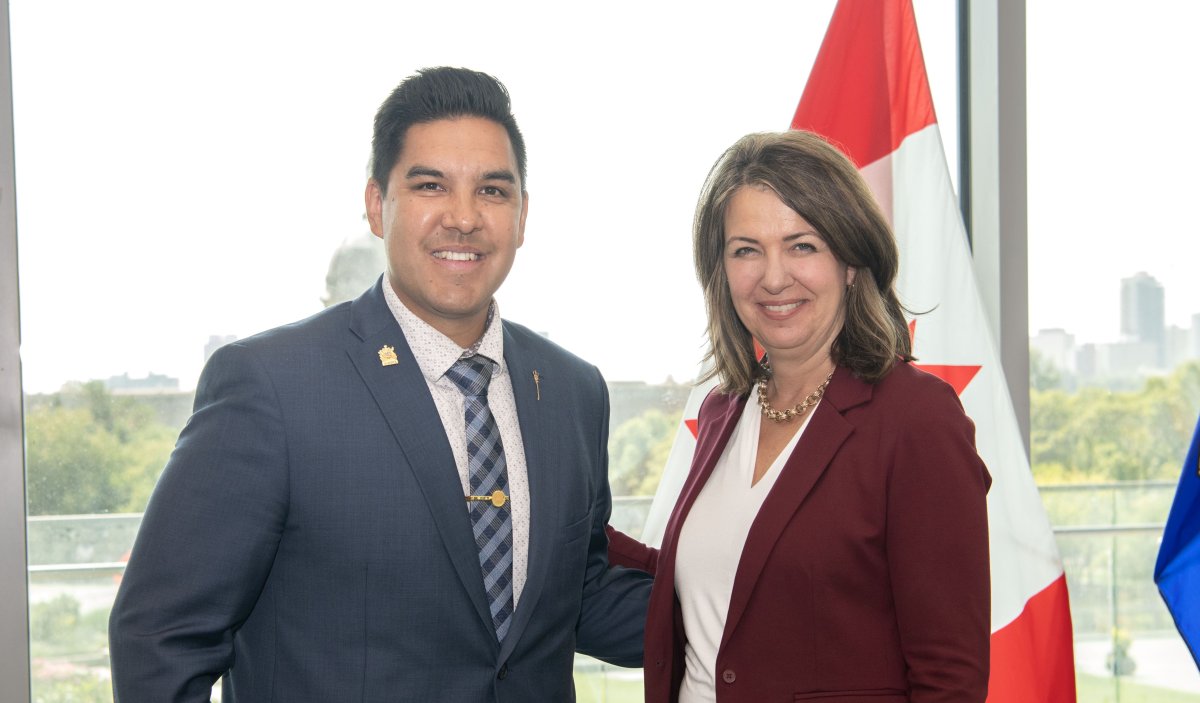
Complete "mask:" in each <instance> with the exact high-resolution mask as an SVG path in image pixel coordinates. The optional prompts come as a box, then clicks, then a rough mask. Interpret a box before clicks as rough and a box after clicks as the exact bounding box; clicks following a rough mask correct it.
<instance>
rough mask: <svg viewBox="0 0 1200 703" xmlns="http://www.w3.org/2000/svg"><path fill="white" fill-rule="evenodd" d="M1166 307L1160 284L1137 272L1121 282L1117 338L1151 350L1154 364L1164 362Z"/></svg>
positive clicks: (1152, 278) (1160, 364)
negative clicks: (1145, 346)
mask: <svg viewBox="0 0 1200 703" xmlns="http://www.w3.org/2000/svg"><path fill="white" fill-rule="evenodd" d="M1165 310H1166V304H1165V296H1164V295H1163V287H1162V284H1161V283H1159V282H1158V281H1157V280H1155V278H1154V277H1153V276H1151V275H1150V274H1148V273H1146V272H1144V271H1139V272H1138V273H1136V274H1134V275H1133V276H1131V277H1129V278H1123V279H1121V339H1122V341H1124V342H1141V343H1144V344H1149V345H1150V346H1151V347H1152V348H1153V349H1154V354H1153V358H1154V361H1155V363H1156V364H1157V365H1158V366H1159V367H1162V366H1163V365H1164V363H1165V362H1166V346H1167V345H1166V341H1167V340H1166V319H1165V318H1166V314H1165Z"/></svg>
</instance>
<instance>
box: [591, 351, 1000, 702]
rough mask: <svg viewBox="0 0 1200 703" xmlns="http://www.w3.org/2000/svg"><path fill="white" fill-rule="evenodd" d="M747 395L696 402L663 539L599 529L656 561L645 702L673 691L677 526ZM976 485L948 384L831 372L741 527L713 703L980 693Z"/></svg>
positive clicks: (985, 603)
mask: <svg viewBox="0 0 1200 703" xmlns="http://www.w3.org/2000/svg"><path fill="white" fill-rule="evenodd" d="M746 402H747V398H746V396H733V395H727V394H723V393H716V392H714V393H712V394H710V395H709V396H708V398H707V399H705V401H704V404H703V405H702V406H701V408H700V417H699V420H700V424H699V436H698V439H697V444H696V452H695V455H694V457H693V459H692V467H691V472H690V473H689V475H688V478H687V481H686V482H685V483H684V485H683V489H682V491H681V492H680V495H679V501H678V503H677V504H676V505H675V509H674V512H673V513H672V514H671V518H670V521H669V522H668V523H667V527H666V534H665V536H664V538H663V546H662V550H661V551H659V550H651V549H648V548H647V547H645V546H644V545H640V544H638V543H637V542H635V541H633V540H632V539H630V538H628V537H626V536H624V535H621V534H620V533H613V542H612V549H611V558H612V560H613V563H619V564H625V565H628V566H636V567H638V568H642V569H646V570H650V571H656V572H657V573H656V574H655V583H654V592H653V594H652V595H651V598H650V609H649V615H648V620H647V623H646V672H645V676H646V679H645V680H646V700H647V701H648V702H650V703H668V702H670V701H674V700H676V698H677V696H678V691H679V686H680V682H681V681H682V678H683V675H684V645H685V643H686V638H687V634H686V632H685V631H684V629H683V622H682V615H681V613H680V609H679V602H678V599H677V598H676V595H675V555H676V550H677V548H678V540H679V533H680V530H681V529H682V527H683V524H684V521H685V520H686V519H687V516H688V513H689V511H690V510H691V508H692V505H693V504H694V503H695V501H696V498H697V496H699V494H700V492H701V490H702V489H703V488H704V484H705V483H706V482H707V481H708V477H709V476H710V475H712V472H713V469H714V467H715V466H716V464H717V461H718V459H719V458H720V457H721V453H722V452H723V451H724V450H725V446H726V445H727V444H728V442H729V438H730V437H731V435H732V434H733V429H734V427H735V426H736V425H737V422H738V419H739V418H740V417H741V415H742V410H743V409H744V408H745V405H746ZM751 402H753V401H751ZM990 484H991V477H990V476H989V475H988V472H987V469H986V468H985V467H984V465H983V461H982V460H981V459H980V458H979V455H978V454H977V453H976V451H975V427H974V425H973V424H972V422H971V420H970V419H969V418H968V417H967V416H966V414H964V413H963V409H962V405H961V404H960V403H959V400H958V397H957V396H956V395H955V393H954V390H953V389H952V388H951V387H950V386H949V385H947V384H946V383H944V382H943V381H941V380H939V379H937V378H935V377H933V376H931V375H929V374H927V373H925V372H923V371H920V370H918V369H916V368H914V367H912V366H911V365H910V364H906V363H897V364H896V365H895V367H893V369H892V371H891V372H890V373H889V374H888V375H887V376H886V377H885V378H884V379H883V380H881V381H879V382H878V383H876V384H869V383H865V382H863V381H861V380H859V379H857V378H855V377H854V376H853V375H851V374H850V372H849V371H847V370H846V369H844V368H838V369H837V370H836V371H835V372H834V375H833V381H832V382H831V383H830V384H829V388H828V390H827V391H826V392H825V396H824V398H823V399H822V401H821V404H820V405H818V406H817V409H816V412H815V413H814V414H813V417H812V419H811V420H810V422H809V425H808V427H807V428H806V429H805V431H804V434H803V435H802V436H801V437H800V441H799V442H798V443H797V444H796V448H795V450H794V451H793V452H792V454H791V456H790V457H789V458H788V460H787V463H786V464H785V465H784V468H783V471H782V472H781V473H780V474H779V477H778V479H777V480H776V482H775V485H774V486H772V488H771V491H770V493H768V494H767V497H766V500H765V501H764V502H763V504H762V508H761V509H760V510H759V512H758V516H757V517H756V518H755V520H754V523H753V524H752V525H751V527H750V533H749V534H748V535H747V537H746V544H745V546H744V547H743V549H742V557H741V561H740V563H739V564H738V567H737V573H736V576H735V578H734V582H733V592H732V595H731V598H730V602H729V612H728V614H727V619H726V622H725V630H724V632H723V634H722V638H721V644H720V646H719V649H718V652H717V661H716V687H717V701H718V703H785V702H786V703H790V702H791V701H814V702H815V701H829V703H909V702H911V703H983V701H984V699H985V698H986V696H987V682H988V666H989V650H988V648H989V631H990V629H991V622H990V613H991V609H990V606H991V599H990V581H989V574H990V571H989V563H988V526H987V504H986V497H987V491H988V487H989V486H990Z"/></svg>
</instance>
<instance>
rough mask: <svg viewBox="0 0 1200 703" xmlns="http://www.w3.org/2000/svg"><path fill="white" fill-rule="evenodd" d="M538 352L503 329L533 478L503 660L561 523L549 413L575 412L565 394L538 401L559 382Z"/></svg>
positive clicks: (537, 591)
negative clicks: (561, 402) (523, 560)
mask: <svg viewBox="0 0 1200 703" xmlns="http://www.w3.org/2000/svg"><path fill="white" fill-rule="evenodd" d="M534 354H535V352H534V350H533V349H531V348H529V347H527V346H525V345H520V344H518V343H517V341H516V338H515V337H514V336H513V335H512V334H510V332H509V328H508V326H507V325H506V326H505V328H504V361H505V364H506V365H507V366H508V372H509V378H510V380H511V381H512V390H513V399H514V400H515V401H516V405H517V419H518V422H519V424H520V426H521V442H522V444H523V445H524V446H525V470H526V475H527V476H528V478H529V553H528V560H527V564H528V566H527V570H526V573H525V586H524V588H522V590H521V600H520V601H519V602H518V603H517V609H516V611H514V612H513V620H512V625H511V626H510V627H509V631H508V635H507V636H506V637H505V638H504V643H503V645H502V646H501V648H500V658H501V659H504V658H505V657H506V656H508V654H509V653H511V652H512V650H513V647H515V646H516V643H517V642H518V641H520V639H521V634H522V633H523V632H524V631H525V627H526V626H527V625H528V624H529V619H530V618H531V617H532V614H533V612H534V610H535V609H536V608H537V603H538V599H539V598H541V595H542V588H543V586H544V585H545V583H546V574H547V572H548V570H549V569H550V567H551V564H550V554H551V551H552V549H551V547H552V539H553V536H554V529H555V528H554V526H555V525H558V524H560V523H561V521H560V520H559V514H558V511H559V507H560V503H561V501H559V500H558V499H557V496H558V495H559V490H558V477H559V472H558V470H557V469H556V467H555V466H554V465H553V461H554V459H553V457H554V447H552V446H550V444H549V442H550V441H552V438H553V437H554V436H555V435H554V432H553V431H548V429H547V427H546V424H545V423H546V421H547V418H549V417H552V416H553V415H548V414H547V413H569V412H570V408H556V407H555V400H556V399H561V398H563V397H565V395H564V394H562V393H559V394H553V393H546V394H544V395H542V397H541V399H539V398H538V394H539V392H540V387H541V386H542V385H548V386H551V387H552V385H553V383H554V382H555V381H556V379H555V378H554V377H553V376H554V374H553V372H550V374H549V377H547V378H545V379H543V376H544V375H545V374H547V368H546V363H545V361H544V360H541V359H538V358H537V357H536V356H535V355H534ZM535 370H537V373H538V379H539V380H538V384H537V385H535V384H534V379H533V373H534V371H535Z"/></svg>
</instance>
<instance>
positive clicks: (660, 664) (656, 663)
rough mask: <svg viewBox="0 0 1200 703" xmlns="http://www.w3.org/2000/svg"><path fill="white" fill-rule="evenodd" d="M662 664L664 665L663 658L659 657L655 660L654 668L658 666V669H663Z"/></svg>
mask: <svg viewBox="0 0 1200 703" xmlns="http://www.w3.org/2000/svg"><path fill="white" fill-rule="evenodd" d="M662 666H663V660H662V659H659V660H658V661H656V662H654V668H656V669H661V668H662Z"/></svg>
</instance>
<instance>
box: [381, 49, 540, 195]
mask: <svg viewBox="0 0 1200 703" xmlns="http://www.w3.org/2000/svg"><path fill="white" fill-rule="evenodd" d="M455 117H482V118H484V119H488V120H492V121H493V122H495V123H497V124H499V125H500V126H501V127H504V129H505V131H507V132H508V140H509V142H511V143H512V150H513V154H515V155H516V157H517V170H518V171H519V172H520V174H519V175H520V177H521V190H525V138H524V137H522V136H521V130H520V129H519V128H518V127H517V120H516V118H514V117H513V114H512V101H511V100H510V98H509V96H508V90H507V89H506V88H505V87H504V84H503V83H501V82H500V81H498V80H496V79H495V78H493V77H492V76H489V75H488V74H486V73H480V72H479V71H471V70H469V69H465V68H450V67H448V66H439V67H437V68H424V69H421V70H420V71H417V72H416V73H415V74H414V75H412V76H409V77H408V78H405V79H404V80H403V81H402V82H401V83H400V85H398V86H396V89H395V90H393V91H392V94H391V95H389V96H388V98H387V100H384V101H383V104H382V105H380V106H379V112H377V113H375V134H374V136H373V137H372V139H371V178H373V179H375V182H376V183H378V184H379V187H380V189H381V190H382V191H383V192H385V193H386V192H387V186H388V176H389V175H390V174H391V172H392V167H394V166H395V165H396V160H397V159H399V158H400V152H401V151H403V149H404V136H405V135H406V134H407V133H408V128H409V127H411V126H413V125H415V124H423V123H426V122H434V121H436V120H444V119H453V118H455Z"/></svg>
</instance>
